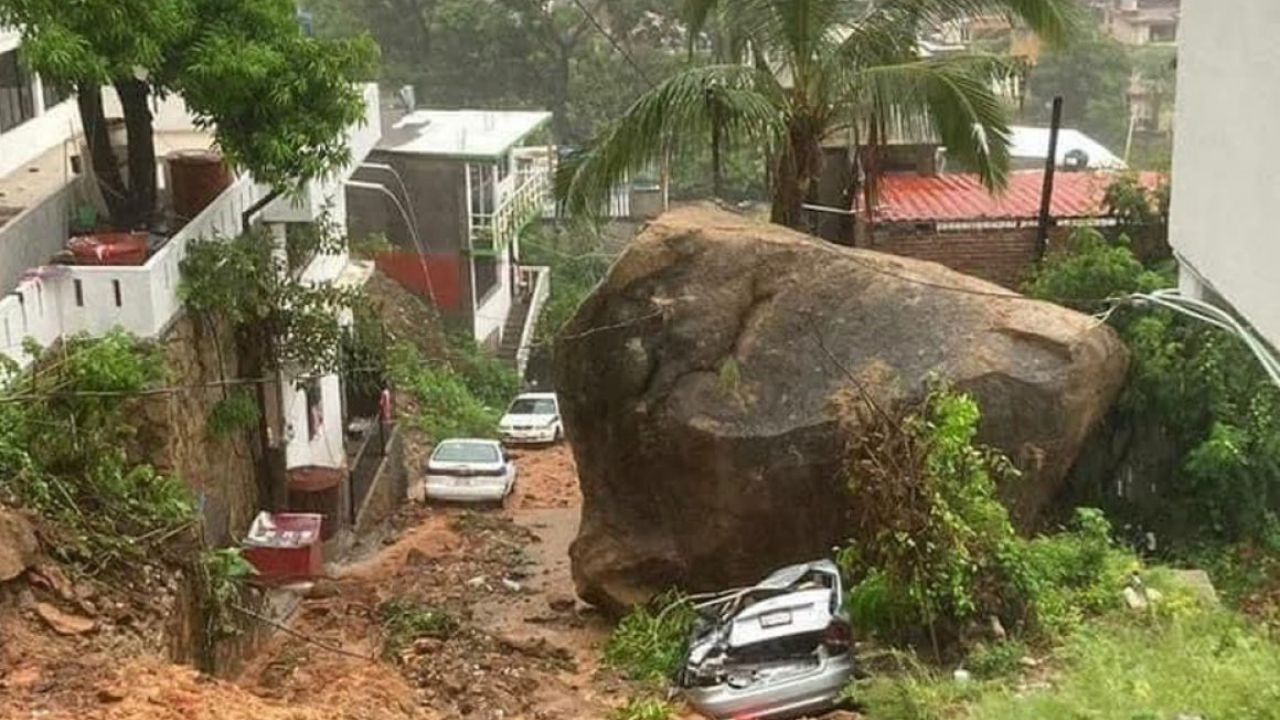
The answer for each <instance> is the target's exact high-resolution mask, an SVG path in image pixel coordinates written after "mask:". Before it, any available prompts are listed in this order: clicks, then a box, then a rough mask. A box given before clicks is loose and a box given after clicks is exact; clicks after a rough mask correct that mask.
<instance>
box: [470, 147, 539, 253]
mask: <svg viewBox="0 0 1280 720" xmlns="http://www.w3.org/2000/svg"><path fill="white" fill-rule="evenodd" d="M550 187H551V169H550V165H549V164H548V163H547V162H545V161H544V160H542V159H541V158H539V159H535V160H534V161H533V162H532V163H530V164H529V165H528V166H527V167H524V168H521V169H520V170H519V171H518V172H517V173H516V182H515V190H513V191H512V192H511V193H510V194H508V195H507V196H506V198H505V199H504V200H503V202H502V205H501V206H500V207H499V208H498V209H497V210H496V211H494V212H493V213H491V214H489V213H474V214H472V216H471V253H472V254H473V255H478V256H493V255H496V254H498V253H500V252H503V251H504V250H506V249H507V247H508V246H509V245H510V244H511V241H512V240H513V239H514V238H515V237H516V235H518V234H519V232H520V230H521V229H522V228H524V226H525V225H527V224H528V223H529V222H530V221H532V220H534V219H536V218H538V217H541V215H542V210H543V206H544V205H545V203H546V200H547V193H548V191H549V190H550Z"/></svg>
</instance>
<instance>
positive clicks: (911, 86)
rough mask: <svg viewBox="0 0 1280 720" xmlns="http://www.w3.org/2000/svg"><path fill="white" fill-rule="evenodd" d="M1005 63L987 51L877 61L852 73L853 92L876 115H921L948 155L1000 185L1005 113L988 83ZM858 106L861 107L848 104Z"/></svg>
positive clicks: (1004, 167)
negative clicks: (894, 62) (880, 63)
mask: <svg viewBox="0 0 1280 720" xmlns="http://www.w3.org/2000/svg"><path fill="white" fill-rule="evenodd" d="M1008 69H1009V67H1008V64H1007V63H1006V62H1004V61H1002V60H1001V59H999V58H994V57H989V56H956V57H948V58H941V59H930V60H920V61H916V62H910V63H900V64H897V65H883V66H880V67H874V68H869V69H867V70H864V71H862V72H861V73H859V74H858V81H859V84H860V86H861V91H860V92H858V93H856V96H855V97H857V98H859V99H861V100H863V101H865V100H867V99H869V100H870V107H871V108H872V112H874V113H876V114H877V117H883V116H885V115H895V116H898V117H907V118H910V117H927V118H928V120H929V123H930V125H931V126H932V129H933V131H934V132H935V133H937V136H938V139H939V140H940V141H941V142H942V144H943V145H945V146H946V148H947V151H948V153H949V154H950V156H951V157H954V158H956V159H957V160H959V161H960V162H961V163H964V164H966V165H968V166H971V167H972V168H973V169H974V170H975V171H976V172H977V173H978V175H979V176H980V177H981V178H982V181H983V183H984V184H985V185H986V186H987V187H989V188H991V189H1000V188H1003V187H1004V186H1005V184H1006V181H1007V179H1008V172H1009V137H1010V132H1009V114H1008V110H1007V109H1006V107H1005V105H1004V104H1003V103H1002V102H1001V101H1000V98H999V97H997V95H996V93H995V90H994V89H993V85H994V81H996V80H997V79H999V78H1001V77H1003V76H1005V75H1006V74H1007V72H1008ZM855 102H856V100H855ZM859 110H862V111H865V110H866V107H865V106H864V107H862V108H853V112H858V111H859Z"/></svg>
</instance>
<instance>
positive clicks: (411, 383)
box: [391, 345, 501, 441]
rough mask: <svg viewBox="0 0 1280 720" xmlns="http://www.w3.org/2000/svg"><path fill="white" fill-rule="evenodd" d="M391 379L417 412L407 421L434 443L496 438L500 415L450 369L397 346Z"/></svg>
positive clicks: (408, 349) (409, 347)
mask: <svg viewBox="0 0 1280 720" xmlns="http://www.w3.org/2000/svg"><path fill="white" fill-rule="evenodd" d="M391 375H392V378H393V379H394V381H395V384H396V386H397V387H398V388H400V390H401V391H403V392H408V393H410V394H411V395H412V397H413V400H414V402H415V404H416V406H417V408H418V414H417V415H416V416H415V417H413V418H411V420H410V421H411V422H412V423H414V424H415V425H416V426H417V427H418V428H419V429H421V430H422V431H423V432H425V433H426V434H427V436H428V437H430V438H431V439H432V440H433V441H439V440H444V439H448V438H452V437H479V438H492V437H496V436H497V432H498V420H499V418H500V415H501V413H500V412H499V411H498V410H495V409H494V408H491V407H488V406H486V405H485V404H484V403H483V402H482V401H481V400H480V398H478V397H476V395H475V394H474V393H473V392H472V391H471V388H469V387H468V386H467V384H466V382H465V381H464V380H463V378H462V377H461V376H460V375H458V373H456V372H454V371H453V370H452V369H451V368H450V367H449V366H447V365H443V364H438V363H430V362H427V361H426V360H424V359H423V358H422V356H421V354H419V353H418V351H417V350H416V349H414V348H413V347H412V346H409V345H400V346H398V347H397V348H396V349H395V350H394V351H393V353H392V359H391Z"/></svg>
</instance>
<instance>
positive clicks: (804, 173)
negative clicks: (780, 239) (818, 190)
mask: <svg viewBox="0 0 1280 720" xmlns="http://www.w3.org/2000/svg"><path fill="white" fill-rule="evenodd" d="M821 136H822V129H821V128H820V127H819V126H818V124H816V123H814V122H812V121H810V120H808V119H806V118H804V117H799V118H796V119H794V120H792V121H791V122H790V125H789V127H788V128H787V142H786V145H785V146H784V147H782V148H781V150H780V152H779V153H778V160H777V163H776V165H775V170H774V173H773V193H772V194H773V207H772V210H771V212H770V220H771V221H772V222H775V223H778V224H779V225H786V226H787V227H790V228H795V229H798V230H799V229H803V227H802V225H803V220H804V207H803V206H804V204H805V203H806V202H808V201H809V195H810V193H811V192H812V190H813V185H814V181H815V180H816V179H817V178H818V176H819V173H820V172H821V169H822V167H821V165H822V148H821Z"/></svg>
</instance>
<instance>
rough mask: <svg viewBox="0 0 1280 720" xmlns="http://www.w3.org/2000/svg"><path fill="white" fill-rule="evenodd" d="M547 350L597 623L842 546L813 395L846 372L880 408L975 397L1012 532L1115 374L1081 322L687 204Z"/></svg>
mask: <svg viewBox="0 0 1280 720" xmlns="http://www.w3.org/2000/svg"><path fill="white" fill-rule="evenodd" d="M993 296H1012V297H993ZM600 328H608V329H609V332H599V329H600ZM562 338H571V340H568V339H565V340H562V341H561V342H560V343H559V344H558V345H557V347H556V350H555V353H554V356H555V376H556V382H555V386H556V388H557V390H558V392H559V395H560V403H561V409H562V411H563V415H564V421H565V425H566V430H567V435H568V437H569V439H570V441H571V443H572V446H573V451H574V454H575V456H576V460H577V468H578V475H579V478H580V480H581V487H582V491H583V494H584V507H583V513H582V525H581V530H580V532H579V534H578V537H577V540H576V542H575V543H574V545H573V549H572V561H573V564H572V570H573V575H574V579H575V582H576V584H577V588H578V593H579V595H581V596H582V597H583V598H584V599H585V600H587V601H589V602H591V603H593V604H596V605H598V606H601V607H602V608H604V609H606V610H609V611H611V612H617V611H619V610H622V609H624V608H625V607H626V606H630V605H633V604H635V603H637V602H642V601H645V600H647V599H649V598H650V597H651V596H652V595H653V594H654V593H655V592H659V591H661V590H663V589H666V588H668V587H671V586H673V585H679V586H682V587H685V588H687V589H689V590H691V591H695V592H696V591H703V590H714V589H719V588H723V587H733V586H736V585H739V584H742V583H745V582H751V581H754V580H756V579H758V578H759V577H761V576H763V575H764V574H766V573H767V572H769V571H771V570H773V569H775V568H777V567H780V566H782V565H786V564H789V563H793V562H795V561H797V560H801V559H808V558H811V557H819V556H823V555H825V554H827V553H829V552H830V549H831V547H832V546H833V545H836V544H838V543H840V542H842V541H843V540H845V539H846V538H847V535H848V519H847V517H846V511H845V508H847V507H848V502H847V492H848V491H847V488H846V487H845V483H844V482H843V479H842V478H841V476H840V466H841V446H842V439H841V437H840V436H839V434H838V429H837V426H836V422H835V418H834V417H833V415H832V402H831V401H832V399H833V397H834V396H836V395H837V394H838V393H840V392H841V391H843V390H846V389H847V387H848V385H849V383H850V377H853V378H857V380H858V382H859V383H861V384H862V385H863V386H865V387H866V388H867V389H868V391H869V392H870V393H871V394H872V395H873V396H874V397H876V398H877V399H879V400H881V401H882V402H883V403H885V404H892V403H894V402H895V401H899V400H910V399H915V398H918V397H920V395H921V394H922V393H924V392H925V391H926V390H927V385H928V382H929V378H931V377H933V376H936V375H942V376H945V377H947V378H949V379H950V380H951V381H952V382H953V383H954V384H955V386H956V387H957V388H958V389H960V390H963V391H965V392H968V393H971V394H972V395H974V396H975V398H976V399H977V400H978V402H979V403H980V404H981V406H982V410H983V421H982V425H981V432H980V435H979V437H978V440H979V441H980V442H982V443H985V444H987V445H991V446H993V447H996V448H998V449H1000V450H1003V451H1004V452H1006V453H1008V454H1009V456H1010V458H1011V459H1012V460H1013V462H1014V463H1015V464H1016V465H1017V466H1018V468H1019V469H1020V470H1021V471H1022V476H1021V478H1020V479H1019V480H1018V482H1016V483H1013V484H1011V485H1009V486H1008V487H1005V488H1002V490H1003V491H1004V494H1005V497H1006V499H1007V500H1008V501H1009V502H1010V504H1011V509H1012V511H1013V514H1014V517H1015V520H1016V521H1017V522H1018V523H1019V525H1020V526H1022V527H1029V526H1032V525H1034V523H1035V521H1036V520H1037V519H1038V515H1039V514H1040V512H1041V511H1042V510H1043V509H1044V508H1045V507H1046V506H1047V505H1048V503H1049V502H1050V501H1051V500H1052V499H1053V498H1054V497H1055V496H1056V495H1057V494H1058V491H1059V490H1060V489H1061V487H1062V485H1063V483H1064V481H1065V479H1066V477H1067V474H1068V471H1069V470H1070V469H1071V467H1072V465H1073V464H1074V461H1075V459H1076V457H1077V455H1078V454H1079V453H1080V450H1081V448H1082V447H1083V446H1084V445H1085V442H1086V439H1087V438H1088V436H1089V435H1090V433H1091V431H1092V430H1093V429H1094V428H1095V426H1096V425H1097V424H1098V423H1099V421H1100V420H1101V419H1102V418H1103V417H1104V416H1105V415H1106V413H1107V412H1108V411H1109V410H1110V408H1111V405H1112V403H1113V402H1114V399H1115V397H1116V396H1117V394H1118V393H1119V391H1120V388H1121V386H1122V384H1123V382H1124V378H1125V374H1126V370H1127V366H1128V353H1127V351H1126V350H1125V347H1124V344H1123V343H1122V342H1121V340H1120V339H1119V337H1118V336H1117V335H1116V334H1115V332H1114V331H1112V330H1111V329H1110V328H1109V327H1107V326H1105V325H1102V324H1099V323H1097V322H1096V321H1094V320H1093V319H1092V318H1090V317H1087V316H1085V315H1082V314H1080V313H1076V312H1073V311H1071V310H1067V309H1065V308H1061V307H1058V306H1055V305H1051V304H1049V303H1042V302H1035V301H1031V300H1026V299H1022V298H1020V297H1018V296H1016V295H1013V294H1012V293H1010V292H1009V291H1008V290H1005V289H1003V288H1000V287H998V286H995V285H991V284H989V283H986V282H984V281H981V280H978V279H976V278H972V277H969V276H966V275H962V274H960V273H956V272H954V271H951V270H949V269H947V268H945V267H943V266H941V265H937V264H934V263H928V262H922V261H918V260H913V259H908V258H901V257H896V256H892V255H884V254H880V253H876V252H871V251H868V250H861V249H855V248H844V247H839V246H835V245H830V244H825V243H820V242H815V241H814V240H813V239H812V238H810V237H808V236H804V235H801V234H799V233H796V232H793V231H791V230H787V229H785V228H781V227H778V226H773V225H766V224H763V223H753V222H752V221H751V220H749V219H746V218H743V217H741V216H735V215H731V214H728V213H723V212H718V211H713V210H709V209H707V208H701V207H692V208H687V209H681V210H677V211H674V212H671V213H669V214H667V215H665V216H664V217H662V218H660V219H658V220H656V221H654V222H652V223H651V224H650V225H649V226H648V228H647V229H646V230H645V232H644V233H643V234H642V235H641V236H640V237H638V238H637V239H635V240H634V241H632V242H631V243H630V244H629V245H628V246H627V249H626V250H625V252H624V253H623V254H622V256H621V257H620V258H619V259H618V261H617V262H616V263H615V264H614V266H613V269H612V270H611V271H610V273H609V275H608V276H607V277H606V278H605V280H604V281H603V282H602V283H601V284H600V285H599V286H598V287H597V288H596V290H595V291H594V292H593V293H592V295H591V296H590V297H589V298H588V299H587V300H586V301H585V302H584V303H583V304H582V305H581V307H580V308H579V309H578V311H577V313H576V314H575V316H574V317H573V319H572V320H571V321H570V322H569V324H568V325H567V326H566V328H565V332H564V334H563V335H562Z"/></svg>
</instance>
